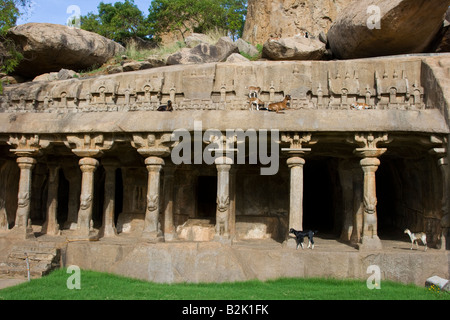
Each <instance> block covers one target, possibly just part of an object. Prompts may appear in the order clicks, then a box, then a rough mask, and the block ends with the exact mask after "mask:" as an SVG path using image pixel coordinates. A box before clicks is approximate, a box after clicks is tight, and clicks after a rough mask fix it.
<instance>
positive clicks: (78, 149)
mask: <svg viewBox="0 0 450 320" xmlns="http://www.w3.org/2000/svg"><path fill="white" fill-rule="evenodd" d="M64 144H65V145H66V146H67V147H68V148H69V149H71V150H72V152H73V153H75V154H76V155H77V156H79V157H88V158H93V157H100V156H102V155H103V152H104V151H105V150H109V149H110V148H111V147H112V146H113V144H114V141H113V140H112V139H105V137H104V135H103V134H77V135H68V136H67V137H66V141H65V142H64Z"/></svg>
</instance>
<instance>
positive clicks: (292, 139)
mask: <svg viewBox="0 0 450 320" xmlns="http://www.w3.org/2000/svg"><path fill="white" fill-rule="evenodd" d="M280 142H281V143H284V144H289V148H282V149H281V151H282V152H285V153H287V154H289V155H292V156H302V155H304V154H306V153H308V152H310V151H311V148H304V147H303V145H304V144H308V145H312V144H316V143H317V140H313V139H312V134H311V133H298V132H296V133H282V134H281V141H280Z"/></svg>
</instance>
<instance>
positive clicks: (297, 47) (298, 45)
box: [263, 37, 327, 60]
mask: <svg viewBox="0 0 450 320" xmlns="http://www.w3.org/2000/svg"><path fill="white" fill-rule="evenodd" d="M326 51H327V49H326V47H325V44H324V43H323V42H321V41H319V40H316V39H308V38H304V37H292V38H283V39H279V40H269V41H267V42H266V43H265V44H264V47H263V57H264V58H269V59H272V60H321V59H322V58H323V57H324V56H325V53H326Z"/></svg>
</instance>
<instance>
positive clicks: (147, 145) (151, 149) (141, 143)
mask: <svg viewBox="0 0 450 320" xmlns="http://www.w3.org/2000/svg"><path fill="white" fill-rule="evenodd" d="M171 137H172V135H171V134H170V133H160V134H133V139H132V140H131V145H132V146H133V148H136V149H137V151H138V152H139V154H140V155H142V156H144V157H152V156H153V157H167V156H169V155H170V152H171V147H172V145H173V142H172V141H171Z"/></svg>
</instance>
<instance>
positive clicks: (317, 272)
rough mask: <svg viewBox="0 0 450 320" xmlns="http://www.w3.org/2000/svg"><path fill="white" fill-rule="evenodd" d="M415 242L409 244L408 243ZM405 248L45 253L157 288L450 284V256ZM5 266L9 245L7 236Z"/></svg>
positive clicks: (331, 245) (162, 246)
mask: <svg viewBox="0 0 450 320" xmlns="http://www.w3.org/2000/svg"><path fill="white" fill-rule="evenodd" d="M406 240H408V239H406ZM406 240H405V241H403V240H383V239H382V241H381V242H382V245H383V250H379V251H378V250H377V251H359V250H357V249H355V248H353V247H352V246H349V245H348V244H346V243H342V242H339V241H338V240H336V239H335V238H332V237H329V236H324V235H321V236H317V237H316V238H315V248H314V250H310V249H305V250H302V249H298V250H296V249H292V248H289V247H288V246H287V245H286V244H285V243H279V242H276V241H274V240H271V239H268V240H245V241H232V242H230V243H220V242H189V241H173V242H166V243H149V242H145V241H140V240H139V239H136V238H134V237H131V236H128V235H121V236H118V237H115V238H103V239H101V240H99V241H83V240H82V239H81V240H77V241H71V242H68V241H67V240H66V235H63V236H58V237H50V236H46V235H44V236H41V237H38V238H37V239H36V240H34V241H30V240H27V241H25V242H38V243H40V245H41V246H42V245H45V246H46V247H47V246H48V245H49V244H53V246H54V247H57V248H60V249H61V260H62V261H61V265H62V266H69V265H77V266H79V267H80V268H81V269H90V270H96V271H102V272H110V273H115V274H119V275H124V276H128V277H133V278H138V279H142V280H147V281H153V282H158V283H179V282H191V283H198V282H233V281H245V280H251V279H259V280H269V279H276V278H280V277H301V278H303V277H305V278H308V277H331V278H338V279H362V280H365V279H367V278H368V277H369V276H370V275H371V273H370V274H368V273H367V268H368V267H369V266H370V265H377V266H379V267H380V270H381V273H382V275H381V279H382V280H392V281H397V282H402V283H406V284H407V283H414V284H416V285H420V286H423V285H424V284H425V281H426V279H428V278H429V277H431V276H435V275H437V276H440V277H443V278H449V275H450V252H449V251H448V250H438V249H433V248H429V249H428V250H427V251H426V252H425V251H424V250H423V246H421V247H419V249H418V250H416V249H415V248H414V250H410V243H409V242H408V241H406ZM0 242H1V243H2V250H0V261H1V258H2V256H4V255H5V252H7V251H8V248H12V247H13V246H14V245H13V244H12V243H9V242H8V241H7V240H6V238H5V237H2V236H1V234H0Z"/></svg>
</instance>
